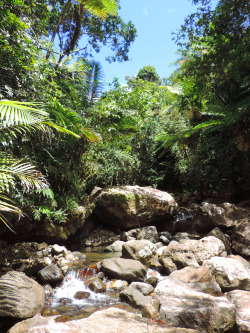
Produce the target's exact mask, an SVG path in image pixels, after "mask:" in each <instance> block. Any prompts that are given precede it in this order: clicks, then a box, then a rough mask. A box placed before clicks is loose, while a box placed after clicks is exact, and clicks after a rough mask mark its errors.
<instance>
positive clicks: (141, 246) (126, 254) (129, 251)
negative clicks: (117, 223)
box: [122, 239, 156, 265]
mask: <svg viewBox="0 0 250 333" xmlns="http://www.w3.org/2000/svg"><path fill="white" fill-rule="evenodd" d="M155 254H156V247H155V245H154V244H153V243H151V242H150V241H148V240H146V239H142V240H135V241H128V242H126V243H124V244H123V246H122V258H126V259H134V260H139V261H140V262H142V263H143V264H144V265H147V264H149V262H150V259H152V258H153V257H154V256H155Z"/></svg>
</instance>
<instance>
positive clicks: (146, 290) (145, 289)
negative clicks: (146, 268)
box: [130, 282, 154, 296]
mask: <svg viewBox="0 0 250 333" xmlns="http://www.w3.org/2000/svg"><path fill="white" fill-rule="evenodd" d="M130 287H131V288H135V289H137V290H139V291H140V292H141V293H142V294H143V295H144V296H148V295H149V294H151V293H152V292H153V291H154V288H153V287H152V286H151V285H150V284H149V283H145V282H132V283H131V284H130Z"/></svg>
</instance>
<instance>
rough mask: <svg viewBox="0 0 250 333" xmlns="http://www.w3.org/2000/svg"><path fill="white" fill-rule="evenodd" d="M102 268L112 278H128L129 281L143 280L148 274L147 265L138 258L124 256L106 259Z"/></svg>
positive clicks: (102, 263)
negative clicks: (125, 257)
mask: <svg viewBox="0 0 250 333" xmlns="http://www.w3.org/2000/svg"><path fill="white" fill-rule="evenodd" d="M101 269H102V270H103V272H104V273H105V274H107V275H108V277H109V278H111V279H120V280H126V281H128V282H133V281H138V282H143V281H144V278H145V276H146V267H145V266H144V265H143V264H142V263H141V262H140V261H138V260H133V259H124V258H110V259H104V260H102V262H101Z"/></svg>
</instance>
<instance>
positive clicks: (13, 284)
mask: <svg viewBox="0 0 250 333" xmlns="http://www.w3.org/2000/svg"><path fill="white" fill-rule="evenodd" d="M44 297H45V296H44V289H43V287H42V286H40V285H39V284H38V283H37V282H36V281H34V280H33V279H31V278H29V277H27V276H26V275H25V274H24V273H20V272H15V271H11V272H8V273H7V274H5V275H3V276H2V277H1V278H0V316H7V317H14V318H18V319H26V318H30V317H33V316H34V315H35V314H37V313H40V312H41V310H42V309H43V307H44Z"/></svg>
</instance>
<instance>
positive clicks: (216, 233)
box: [207, 227, 231, 254]
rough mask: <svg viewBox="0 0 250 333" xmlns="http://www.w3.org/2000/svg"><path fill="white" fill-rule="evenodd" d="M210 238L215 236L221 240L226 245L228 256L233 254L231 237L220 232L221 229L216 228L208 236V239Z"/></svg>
mask: <svg viewBox="0 0 250 333" xmlns="http://www.w3.org/2000/svg"><path fill="white" fill-rule="evenodd" d="M208 236H214V237H216V238H218V239H220V240H221V241H222V242H223V244H224V245H225V250H226V252H227V254H230V253H231V245H230V237H229V236H227V235H226V234H224V232H222V231H221V230H220V228H218V227H215V228H214V229H213V230H211V231H210V232H209V233H208V234H207V237H208Z"/></svg>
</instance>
